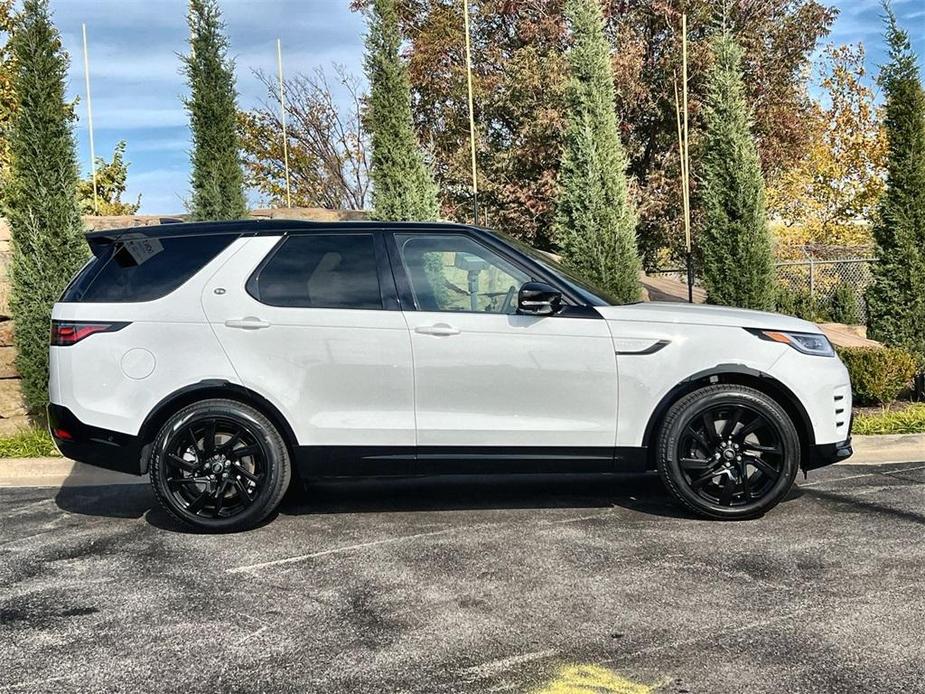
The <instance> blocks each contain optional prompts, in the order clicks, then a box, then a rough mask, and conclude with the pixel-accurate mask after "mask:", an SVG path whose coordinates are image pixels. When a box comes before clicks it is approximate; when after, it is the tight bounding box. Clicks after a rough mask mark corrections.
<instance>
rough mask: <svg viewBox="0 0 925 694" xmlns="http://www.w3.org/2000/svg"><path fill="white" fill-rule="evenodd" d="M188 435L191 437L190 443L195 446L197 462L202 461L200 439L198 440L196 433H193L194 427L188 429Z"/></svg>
mask: <svg viewBox="0 0 925 694" xmlns="http://www.w3.org/2000/svg"><path fill="white" fill-rule="evenodd" d="M186 435H187V436H189V439H190V442H191V443H192V445H193V452H194V453H195V454H196V460H202V455H201V453H202V450H201V449H200V448H199V439H197V438H196V432H195V431H193V427H191V426H189V427H186Z"/></svg>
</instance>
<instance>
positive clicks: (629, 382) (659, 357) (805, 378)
mask: <svg viewBox="0 0 925 694" xmlns="http://www.w3.org/2000/svg"><path fill="white" fill-rule="evenodd" d="M627 308H629V307H627ZM604 311H605V312H606V313H607V314H608V315H610V316H613V315H615V314H618V313H619V308H607V309H605V310H604ZM628 313H629V311H628ZM793 320H795V319H793ZM608 325H609V327H610V330H611V333H612V334H613V339H614V344H615V346H616V349H617V353H618V354H617V364H618V370H619V375H620V378H619V384H620V419H619V423H618V425H617V446H641V445H642V444H643V441H644V437H645V432H646V427H647V425H648V423H649V419H650V417H651V415H652V413H653V412H654V411H655V410H656V408H657V407H658V406H659V404H660V403H661V402H662V400H663V398H664V397H665V396H666V395H668V394H669V393H670V392H671V390H672V389H673V388H675V386H677V385H678V384H680V383H683V382H684V381H685V380H688V379H691V378H692V377H700V376H703V375H704V374H706V373H711V372H721V371H742V372H744V373H758V374H764V375H766V376H769V377H771V378H774V379H776V380H777V381H779V382H780V383H781V384H783V385H784V386H785V387H786V388H788V389H789V390H790V391H791V392H792V393H793V394H794V395H795V396H796V398H797V400H799V402H800V404H801V405H802V406H803V408H804V409H805V410H806V412H807V414H808V415H809V419H810V421H811V423H812V427H813V434H814V437H815V443H817V444H824V443H835V442H839V441H844V440H845V439H846V438H848V426H849V423H850V415H851V387H850V381H849V377H848V371H847V369H845V367H844V365H843V364H842V363H841V361H839V360H838V359H837V358H831V357H817V356H808V355H804V354H801V353H800V352H797V351H796V350H795V349H793V348H792V347H790V346H788V345H784V344H780V343H776V342H769V341H764V340H760V339H758V338H756V337H755V336H754V335H752V334H750V333H749V332H748V331H746V330H744V329H742V328H741V327H735V326H717V325H696V324H693V323H679V322H657V321H651V320H647V321H634V320H615V319H612V318H611V320H608ZM659 341H664V342H667V344H666V345H665V346H664V347H662V348H660V349H657V350H656V351H654V352H652V351H648V350H647V348H648V347H651V346H653V345H655V344H656V343H657V342H659ZM837 410H843V411H842V412H838V413H837ZM845 413H847V414H845Z"/></svg>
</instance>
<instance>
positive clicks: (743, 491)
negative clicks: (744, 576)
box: [658, 384, 800, 519]
mask: <svg viewBox="0 0 925 694" xmlns="http://www.w3.org/2000/svg"><path fill="white" fill-rule="evenodd" d="M799 466H800V439H799V436H798V434H797V431H796V428H795V427H794V425H793V422H792V421H791V419H790V417H789V415H788V414H787V412H786V411H785V410H784V409H783V408H782V407H781V406H780V405H779V404H778V403H777V402H775V401H774V400H773V399H772V398H770V397H768V396H767V395H765V394H764V393H762V392H761V391H759V390H755V389H754V388H749V387H747V386H738V385H731V384H720V385H714V386H708V387H706V388H702V389H700V390H698V391H695V392H693V393H691V394H689V395H686V396H685V397H683V398H681V399H680V400H678V402H676V403H675V404H674V405H672V406H671V408H670V409H669V410H668V413H667V415H666V416H665V421H664V423H663V424H662V427H661V431H660V433H659V439H658V470H659V474H660V475H661V478H662V481H663V482H664V483H665V486H666V487H667V488H668V490H669V491H670V492H671V493H672V494H673V495H674V496H675V497H676V498H677V499H678V500H679V501H680V502H681V503H682V504H684V505H685V506H686V507H687V508H689V509H691V510H692V511H694V512H696V513H698V514H700V515H703V516H708V517H710V518H723V519H741V518H754V517H755V516H760V515H762V514H763V513H765V512H766V511H768V510H770V509H771V508H773V507H774V506H776V505H777V503H778V502H779V501H780V500H781V499H783V498H784V496H786V495H787V493H788V492H789V491H790V489H791V487H792V486H793V481H794V479H795V477H796V474H797V470H798V469H799Z"/></svg>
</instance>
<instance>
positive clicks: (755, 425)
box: [735, 414, 765, 441]
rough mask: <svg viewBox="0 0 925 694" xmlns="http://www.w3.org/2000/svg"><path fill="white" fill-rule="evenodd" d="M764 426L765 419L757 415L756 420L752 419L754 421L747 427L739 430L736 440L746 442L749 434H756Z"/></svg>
mask: <svg viewBox="0 0 925 694" xmlns="http://www.w3.org/2000/svg"><path fill="white" fill-rule="evenodd" d="M763 426H765V421H764V417H762V416H761V415H758V414H756V415H755V418H754V419H752V421H750V422H749V423H748V424H746V425H745V426H743V427H742V428H741V429H739V430H738V431H737V432H736V435H735V438H736V439H737V440H738V441H744V440H745V437H746V436H748V435H749V434H754V433H755V432H756V431H758V430H759V429H760V428H761V427H763Z"/></svg>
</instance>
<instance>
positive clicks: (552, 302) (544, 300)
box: [517, 282, 562, 316]
mask: <svg viewBox="0 0 925 694" xmlns="http://www.w3.org/2000/svg"><path fill="white" fill-rule="evenodd" d="M561 308H562V292H560V291H559V290H558V289H556V288H555V287H553V286H551V285H548V284H546V283H545V282H525V283H524V284H523V286H522V287H521V288H520V291H519V292H518V293H517V313H520V314H523V315H527V316H553V315H555V314H557V313H558V312H559V310H560V309H561Z"/></svg>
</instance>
